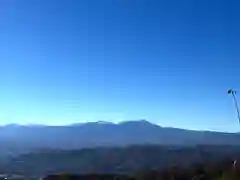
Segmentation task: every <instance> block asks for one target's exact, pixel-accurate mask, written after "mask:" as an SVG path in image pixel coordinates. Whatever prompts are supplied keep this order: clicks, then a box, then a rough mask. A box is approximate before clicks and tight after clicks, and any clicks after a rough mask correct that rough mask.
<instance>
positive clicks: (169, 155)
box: [1, 145, 240, 175]
mask: <svg viewBox="0 0 240 180" xmlns="http://www.w3.org/2000/svg"><path fill="white" fill-rule="evenodd" d="M239 157H240V147H236V146H235V147H233V146H195V147H181V146H148V145H146V146H131V147H126V148H93V149H82V150H71V151H67V150H65V151H63V150H48V151H47V150H46V151H41V152H35V153H29V154H25V155H21V156H18V157H15V158H12V159H9V160H8V162H7V163H6V162H5V163H4V164H2V166H1V167H4V169H2V170H4V171H8V172H11V173H12V172H21V173H24V174H30V175H43V174H51V173H57V172H71V173H92V172H94V173H106V172H107V173H131V172H136V171H139V170H152V169H164V168H169V167H171V166H180V167H187V166H189V165H192V164H197V163H206V162H214V163H216V162H220V161H221V160H223V159H232V160H233V159H236V158H239Z"/></svg>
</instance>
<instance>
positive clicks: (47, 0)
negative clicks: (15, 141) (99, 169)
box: [0, 0, 240, 131]
mask: <svg viewBox="0 0 240 180" xmlns="http://www.w3.org/2000/svg"><path fill="white" fill-rule="evenodd" d="M236 2H237V1H234V2H233V1H232V2H231V1H230V0H225V1H223V0H216V1H214V0H201V1H200V0H199V1H196V0H181V1H180V0H168V1H165V0H156V1H153V0H114V1H113V0H102V1H100V0H21V1H19V0H2V1H1V2H0V58H1V60H0V83H1V86H0V124H6V123H23V124H26V123H36V124H39V123H40V124H68V123H76V122H85V121H98V120H107V121H113V122H118V121H121V120H132V119H134V120H135V119H144V118H145V119H147V120H149V121H151V122H153V123H158V124H160V125H162V126H172V127H180V128H187V129H206V130H218V131H239V130H240V126H239V125H238V123H237V119H236V113H235V109H234V106H233V101H232V99H231V96H228V95H227V94H226V91H227V89H228V88H235V89H237V90H239V91H240V82H239V80H240V71H239V70H240V14H239V12H238V11H239V7H240V4H237V3H236ZM239 98H240V95H239Z"/></svg>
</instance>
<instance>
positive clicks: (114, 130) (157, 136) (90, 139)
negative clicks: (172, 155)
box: [0, 120, 240, 151]
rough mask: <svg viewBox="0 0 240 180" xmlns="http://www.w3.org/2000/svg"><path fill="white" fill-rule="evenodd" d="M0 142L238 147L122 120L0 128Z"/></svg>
mask: <svg viewBox="0 0 240 180" xmlns="http://www.w3.org/2000/svg"><path fill="white" fill-rule="evenodd" d="M0 143H1V147H4V148H5V149H6V150H8V151H9V149H10V150H13V151H15V150H19V151H26V150H29V149H38V148H60V149H79V148H85V147H97V146H127V145H133V144H159V145H186V146H189V145H196V144H209V145H240V134H237V133H220V132H206V131H193V130H184V129H177V128H164V127H161V126H158V125H156V124H152V123H150V122H148V121H145V120H140V121H125V122H121V123H118V124H114V123H109V122H104V121H99V122H90V123H81V124H72V125H68V126H43V125H36V126H35V125H29V126H23V125H17V124H12V125H7V126H0ZM4 148H2V149H4ZM2 151H3V150H2Z"/></svg>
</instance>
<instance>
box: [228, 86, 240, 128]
mask: <svg viewBox="0 0 240 180" xmlns="http://www.w3.org/2000/svg"><path fill="white" fill-rule="evenodd" d="M228 92H229V94H232V96H233V100H234V105H235V108H236V111H237V117H238V122H239V124H240V112H239V107H238V102H237V98H236V91H234V90H229V91H228Z"/></svg>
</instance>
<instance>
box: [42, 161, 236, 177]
mask: <svg viewBox="0 0 240 180" xmlns="http://www.w3.org/2000/svg"><path fill="white" fill-rule="evenodd" d="M59 179H61V180H65V179H66V180H239V179H240V166H239V164H238V162H236V163H234V161H231V160H224V161H221V163H217V164H211V163H209V164H198V165H197V164H196V165H193V166H191V167H188V168H182V167H170V168H167V169H163V170H151V171H139V172H138V173H133V174H131V175H120V174H94V173H91V174H85V175H77V174H66V173H64V174H63V173H62V174H55V175H47V176H45V177H44V178H43V180H59Z"/></svg>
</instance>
